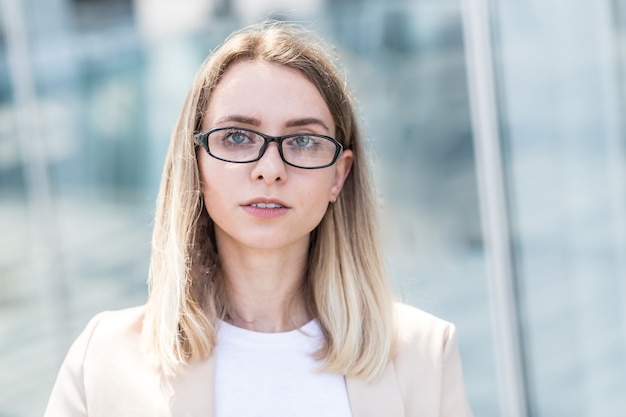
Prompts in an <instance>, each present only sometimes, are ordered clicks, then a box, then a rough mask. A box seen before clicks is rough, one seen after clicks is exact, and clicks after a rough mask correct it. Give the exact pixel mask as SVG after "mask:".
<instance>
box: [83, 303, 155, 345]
mask: <svg viewBox="0 0 626 417" xmlns="http://www.w3.org/2000/svg"><path fill="white" fill-rule="evenodd" d="M144 315H145V306H143V305H142V306H137V307H131V308H126V309H122V310H110V311H103V312H101V313H98V314H96V315H95V316H94V317H93V318H92V319H91V320H90V321H89V323H87V325H86V326H85V330H84V331H83V333H87V334H88V336H89V339H90V340H92V339H94V338H95V339H96V340H95V341H97V340H110V339H114V338H120V337H129V336H131V337H132V336H138V335H140V334H141V331H142V327H143V318H144Z"/></svg>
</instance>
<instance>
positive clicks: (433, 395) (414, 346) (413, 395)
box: [45, 304, 472, 417]
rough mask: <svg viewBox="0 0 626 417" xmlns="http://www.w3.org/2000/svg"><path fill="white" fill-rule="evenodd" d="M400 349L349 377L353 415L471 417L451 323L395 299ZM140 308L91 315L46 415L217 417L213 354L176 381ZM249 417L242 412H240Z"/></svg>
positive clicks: (63, 416) (63, 372)
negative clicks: (383, 363) (155, 349)
mask: <svg viewBox="0 0 626 417" xmlns="http://www.w3.org/2000/svg"><path fill="white" fill-rule="evenodd" d="M396 312H397V314H396V315H397V323H398V350H397V353H396V355H395V356H394V358H393V360H392V361H390V362H389V364H388V366H387V368H386V369H385V371H384V373H383V374H382V376H381V377H380V378H378V379H377V380H375V381H374V382H371V383H366V382H364V381H363V380H361V379H358V378H350V377H348V378H346V385H347V388H348V396H349V400H350V406H351V409H352V415H353V417H402V416H406V417H409V416H410V417H471V415H472V414H471V411H470V408H469V405H468V402H467V398H466V394H465V388H464V384H463V376H462V371H461V361H460V358H459V353H458V347H457V339H456V333H455V328H454V325H452V324H451V323H448V322H445V321H443V320H440V319H438V318H436V317H434V316H432V315H430V314H428V313H425V312H423V311H421V310H418V309H416V308H413V307H409V306H406V305H402V304H397V305H396ZM143 314H144V308H143V307H135V308H131V309H126V310H120V311H113V312H104V313H101V314H99V315H97V316H96V317H94V318H93V319H92V320H91V321H90V322H89V324H88V325H87V327H86V328H85V330H84V331H83V333H82V334H81V335H80V336H79V337H78V338H77V339H76V341H75V342H74V344H73V345H72V347H71V348H70V350H69V352H68V354H67V357H66V358H65V361H64V362H63V365H62V366H61V369H60V371H59V374H58V377H57V380H56V383H55V385H54V388H53V389H52V394H51V396H50V400H49V402H48V407H47V409H46V412H45V417H85V416H89V417H113V416H114V417H139V416H141V417H147V416H150V417H152V416H154V417H192V416H194V417H195V416H198V417H199V416H203V417H204V416H208V417H213V416H214V407H213V403H214V401H213V393H214V359H213V358H212V357H211V358H208V359H207V360H205V361H203V362H200V363H197V364H194V365H192V366H190V367H188V368H186V370H185V372H184V373H182V374H181V375H180V376H178V377H177V378H176V379H175V380H173V381H171V383H168V384H166V383H164V380H163V378H162V376H161V375H160V374H159V372H158V371H157V370H156V368H155V367H154V366H153V363H152V362H150V361H149V359H148V358H147V357H146V355H145V354H144V353H143V352H142V350H141V343H140V334H141V325H142V319H143ZM242 417H245V416H242Z"/></svg>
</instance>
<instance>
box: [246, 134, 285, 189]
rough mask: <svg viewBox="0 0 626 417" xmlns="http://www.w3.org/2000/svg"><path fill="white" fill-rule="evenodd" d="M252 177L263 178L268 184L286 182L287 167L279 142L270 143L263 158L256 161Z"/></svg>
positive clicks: (255, 178) (254, 178)
mask: <svg viewBox="0 0 626 417" xmlns="http://www.w3.org/2000/svg"><path fill="white" fill-rule="evenodd" d="M252 179H253V180H263V181H265V182H266V183H267V184H271V183H274V182H284V181H285V180H286V179H287V169H286V166H285V162H283V159H282V158H281V157H280V152H279V150H278V144H277V143H269V144H268V145H267V148H266V149H265V153H264V154H263V156H262V157H261V159H259V160H258V161H256V162H254V167H253V168H252Z"/></svg>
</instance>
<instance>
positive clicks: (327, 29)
mask: <svg viewBox="0 0 626 417" xmlns="http://www.w3.org/2000/svg"><path fill="white" fill-rule="evenodd" d="M1 4H2V8H1V9H0V12H1V14H0V416H1V417H18V416H19V417H31V416H32V417H34V416H39V415H41V414H42V413H43V410H44V408H45V404H46V401H47V396H48V394H49V392H50V389H51V387H52V384H53V382H54V378H55V376H56V372H57V371H58V367H59V365H60V363H61V361H62V359H63V356H64V355H65V352H66V351H67V348H68V347H69V345H70V343H71V342H72V341H73V339H74V338H75V337H76V336H77V334H78V333H79V332H80V331H81V329H82V328H83V326H84V325H85V324H86V322H87V320H88V319H89V318H90V317H91V316H92V315H93V314H95V313H97V312H99V311H102V310H107V309H116V308H122V307H127V306H132V305H137V304H141V303H143V302H144V301H145V298H146V284H145V283H146V278H147V267H148V258H149V252H150V235H151V221H152V219H151V218H152V214H153V208H154V203H155V198H156V192H157V187H158V183H159V178H160V171H161V167H162V164H163V161H164V156H165V152H166V148H167V145H168V141H169V135H170V132H171V130H172V128H173V126H174V123H175V120H176V117H177V115H178V112H179V109H180V107H181V105H182V101H183V98H184V96H185V94H186V92H187V90H188V88H189V87H190V85H191V81H192V78H193V76H194V74H195V71H196V70H197V68H198V67H199V65H200V63H201V62H202V61H203V60H204V58H205V57H206V56H207V54H208V53H209V51H210V50H211V49H212V48H214V47H215V46H217V45H218V43H219V42H220V41H221V40H222V39H223V38H224V37H225V36H226V35H227V34H228V33H230V32H231V31H232V30H233V29H236V28H239V27H241V26H242V25H246V24H249V23H252V22H255V21H258V20H260V19H262V18H264V17H274V18H278V19H285V20H295V21H299V22H303V23H304V24H305V25H306V26H308V27H310V28H312V29H314V30H315V31H317V32H318V33H319V34H320V35H321V36H322V37H323V38H325V39H326V40H327V41H329V42H330V43H332V44H333V45H335V47H336V49H337V52H338V53H339V54H340V56H341V57H342V60H343V65H344V66H345V70H346V73H347V76H348V78H349V82H350V84H351V85H352V87H353V89H354V90H355V92H356V96H357V97H358V99H359V102H358V106H359V112H360V116H361V118H362V120H363V124H364V127H365V130H366V132H367V135H368V137H369V138H370V139H371V151H372V155H373V157H374V161H375V170H376V178H377V182H378V186H379V192H380V194H381V197H382V200H383V201H384V204H383V226H384V239H385V249H386V256H387V262H388V266H389V270H390V272H391V275H392V277H393V280H394V285H395V288H396V291H397V294H398V298H399V299H401V300H403V301H405V302H407V303H410V304H413V305H416V306H419V307H421V308H422V309H425V310H427V311H430V312H432V313H434V314H437V315H439V316H441V317H443V318H445V319H447V320H450V321H453V322H454V323H455V324H456V325H457V327H458V332H459V337H460V348H461V355H462V358H463V363H464V371H465V379H466V384H467V389H468V394H469V397H470V401H471V404H472V407H473V409H474V413H475V415H476V416H485V417H496V416H507V417H530V416H533V417H535V416H545V417H560V416H563V417H565V416H566V417H578V416H581V417H582V416H601V417H612V416H624V415H626V277H625V274H626V251H625V249H626V176H625V175H626V149H625V148H626V0H594V1H590V0H586V1H585V0H522V1H516V2H512V1H504V0H458V1H452V0H332V1H331V0H300V1H297V2H294V1H288V0H255V1H244V0H177V1H173V0H2V3H1Z"/></svg>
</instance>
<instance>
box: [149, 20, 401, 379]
mask: <svg viewBox="0 0 626 417" xmlns="http://www.w3.org/2000/svg"><path fill="white" fill-rule="evenodd" d="M246 60H250V61H262V62H266V63H269V64H273V65H278V66H282V67H287V68H290V69H292V70H295V71H299V72H300V73H301V74H303V75H304V76H305V77H306V78H307V79H308V80H310V81H311V82H312V83H313V84H314V85H315V86H316V87H317V89H318V90H319V92H320V93H321V95H322V97H323V98H324V100H325V102H326V104H327V105H328V108H329V110H330V113H331V114H332V116H333V118H334V122H335V125H336V132H337V134H336V135H337V137H336V139H337V140H338V141H339V142H341V144H342V145H343V146H344V147H345V148H346V149H351V150H352V152H353V153H354V160H353V164H352V169H351V171H350V173H349V175H348V177H347V179H346V181H345V183H344V186H343V189H342V191H341V193H340V195H339V197H338V198H337V200H336V201H335V202H334V203H331V204H329V207H328V209H327V211H326V213H325V215H324V217H323V219H322V220H321V222H320V224H319V225H318V226H317V228H316V229H315V230H314V231H313V232H312V233H311V237H310V246H309V254H308V261H307V262H308V265H307V268H306V273H305V277H304V279H303V287H302V288H301V294H302V295H303V296H304V297H305V302H306V304H307V308H308V309H309V312H310V313H311V314H312V316H313V317H315V318H316V319H317V320H318V321H319V323H320V326H321V328H322V332H323V334H324V336H325V343H324V344H323V345H322V347H321V348H320V349H319V351H318V352H317V353H316V357H317V358H318V359H320V360H321V361H322V363H323V365H322V370H324V371H327V372H332V373H338V374H343V375H346V376H358V377H363V378H366V379H371V378H375V377H376V376H377V375H379V374H380V373H382V371H383V369H384V367H385V366H386V364H387V363H388V361H389V359H390V356H391V354H392V350H393V339H394V327H393V300H392V294H391V289H390V284H389V282H388V280H387V276H386V273H385V271H384V262H383V260H382V256H381V253H380V238H379V226H378V219H377V217H378V216H377V211H378V207H377V206H378V205H377V196H376V192H375V189H374V186H373V181H372V178H371V172H370V168H369V163H368V158H367V156H366V154H365V149H364V148H365V144H364V141H363V139H362V136H361V133H360V131H359V127H358V124H357V118H356V115H355V108H354V107H355V106H354V102H353V98H352V95H351V93H350V91H349V89H348V87H347V82H346V80H345V77H344V75H343V72H342V71H341V70H339V69H338V67H337V66H336V64H335V62H336V60H335V56H334V54H333V53H332V51H331V49H330V48H329V47H328V45H327V44H326V43H324V42H323V41H321V40H320V39H319V38H317V37H316V36H315V35H314V34H313V33H312V32H310V31H309V30H307V29H304V28H302V27H301V26H298V25H294V24H291V23H281V22H268V21H266V22H263V23H258V24H255V25H252V26H249V27H246V28H244V29H241V30H239V31H236V32H234V33H233V34H231V35H230V36H229V37H228V38H227V39H226V40H225V41H224V43H222V44H221V45H220V46H219V47H218V48H217V49H215V50H214V51H213V52H212V53H211V54H210V56H209V57H208V58H207V60H206V61H205V62H204V63H203V64H202V66H201V67H200V69H199V71H198V73H197V75H196V78H195V81H194V83H193V85H192V87H191V90H190V91H189V93H188V95H187V98H186V100H185V102H184V104H183V108H182V111H181V113H180V115H179V117H178V121H177V122H176V126H175V129H174V132H173V134H172V136H171V142H170V145H169V149H168V152H167V156H166V161H165V166H164V170H163V175H162V178H161V185H160V189H159V194H158V198H157V206H156V212H155V219H154V226H153V227H154V229H153V237H152V253H151V259H150V271H149V295H148V302H147V308H146V316H145V320H144V326H143V334H142V338H143V342H144V347H145V348H146V349H148V351H149V352H150V353H151V354H153V355H154V357H155V358H156V359H157V360H158V362H159V364H160V366H161V368H162V369H163V371H164V372H165V373H166V374H169V375H173V374H175V373H176V372H177V371H178V370H179V369H180V368H181V367H182V366H184V365H186V364H188V363H192V362H194V361H199V360H203V359H205V358H207V357H208V356H209V355H211V354H212V351H213V348H214V347H215V344H216V341H217V326H218V320H219V319H224V318H226V317H228V316H229V300H228V291H227V286H226V284H225V283H224V279H223V276H222V273H221V268H220V261H219V257H218V252H217V247H216V242H215V235H214V226H213V221H212V220H211V218H210V217H209V215H208V213H207V211H206V209H205V208H204V205H203V199H202V195H201V194H202V193H201V184H200V176H199V172H198V163H197V159H196V147H195V145H194V134H196V133H198V132H199V131H200V129H201V126H202V118H203V116H204V114H205V111H206V108H207V104H208V103H209V101H210V100H211V94H212V92H213V90H214V89H215V87H216V86H217V85H218V84H219V82H220V80H221V78H222V76H223V75H224V73H225V71H227V70H228V68H229V67H230V66H231V65H233V64H234V63H236V62H241V61H246ZM206 198H210V196H207V197H206Z"/></svg>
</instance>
